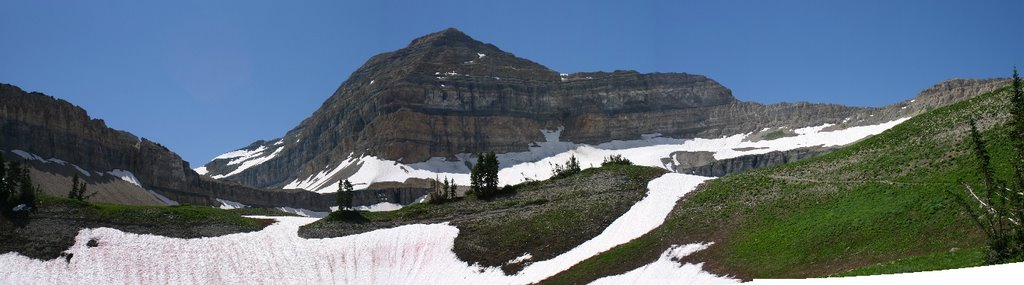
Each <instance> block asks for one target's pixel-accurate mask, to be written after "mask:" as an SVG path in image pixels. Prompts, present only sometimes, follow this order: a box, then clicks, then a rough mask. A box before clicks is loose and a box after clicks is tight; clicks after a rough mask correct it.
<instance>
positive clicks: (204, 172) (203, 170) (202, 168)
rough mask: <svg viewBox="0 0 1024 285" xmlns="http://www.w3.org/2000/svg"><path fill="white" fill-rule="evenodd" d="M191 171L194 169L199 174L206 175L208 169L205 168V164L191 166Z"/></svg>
mask: <svg viewBox="0 0 1024 285" xmlns="http://www.w3.org/2000/svg"><path fill="white" fill-rule="evenodd" d="M192 171H195V172H196V173H198V174H199V175H206V173H209V171H208V170H206V166H200V167H196V168H193V169H192Z"/></svg>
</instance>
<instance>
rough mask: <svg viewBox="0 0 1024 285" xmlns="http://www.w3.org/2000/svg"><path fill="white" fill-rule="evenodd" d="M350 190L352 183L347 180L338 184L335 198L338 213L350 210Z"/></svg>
mask: <svg viewBox="0 0 1024 285" xmlns="http://www.w3.org/2000/svg"><path fill="white" fill-rule="evenodd" d="M352 188H353V187H352V182H349V181H348V179H345V181H342V182H341V183H338V194H337V197H336V199H337V202H338V211H345V210H346V209H349V208H352V190H353V189H352Z"/></svg>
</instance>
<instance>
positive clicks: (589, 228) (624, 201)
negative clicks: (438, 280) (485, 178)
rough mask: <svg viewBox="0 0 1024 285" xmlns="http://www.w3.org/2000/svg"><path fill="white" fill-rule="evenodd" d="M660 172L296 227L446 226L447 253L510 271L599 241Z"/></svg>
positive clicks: (340, 230) (539, 185) (318, 232)
mask: <svg viewBox="0 0 1024 285" xmlns="http://www.w3.org/2000/svg"><path fill="white" fill-rule="evenodd" d="M664 173H665V170H663V169H659V168H652V167H643V166H633V165H624V164H610V165H606V166H603V167H600V168H591V169H586V170H582V171H581V172H579V173H577V174H574V175H571V176H567V177H564V178H561V179H554V180H546V181H534V182H527V183H522V184H519V185H515V186H514V187H512V188H514V189H515V191H514V192H513V193H510V194H502V195H498V196H495V197H492V198H489V199H477V198H476V197H475V196H473V195H470V196H468V197H466V198H463V199H458V200H455V201H451V202H448V203H443V204H415V205H410V206H407V207H405V208H402V209H401V210H397V211H391V212H350V211H345V212H334V213H332V214H331V215H329V216H328V217H326V218H324V219H321V220H320V221H317V222H315V223H312V224H309V225H306V226H303V227H302V228H301V229H300V231H299V235H300V236H303V237H312V238H319V237H331V236H344V235H349V234H355V233H360V232H365V231H370V230H374V229H379V228H387V227H394V226H399V225H403V224H412V223H440V222H451V224H452V225H454V226H456V227H458V228H459V235H458V237H456V239H455V253H456V255H458V256H459V258H460V259H462V260H465V261H467V262H470V263H479V264H481V265H484V266H503V269H505V270H506V271H507V272H516V271H518V270H519V269H520V268H521V266H522V264H515V265H506V262H508V261H509V260H512V259H514V258H516V257H519V256H521V255H523V254H524V253H530V254H531V255H532V256H533V260H544V259H548V258H552V257H554V256H557V255H558V254H561V253H563V252H565V251H568V250H569V249H572V248H573V247H575V246H576V245H579V244H580V243H582V242H584V241H586V240H589V239H591V238H593V237H594V236H597V235H598V234H600V233H601V232H602V231H603V230H604V229H605V228H606V227H607V226H608V225H609V224H611V223H612V221H614V220H615V219H616V218H618V217H619V216H621V215H622V214H623V213H625V212H626V211H627V210H629V208H630V207H632V206H633V204H635V203H636V202H637V201H639V200H640V199H642V198H643V197H644V195H645V194H646V193H647V182H649V181H650V180H652V179H654V178H656V177H658V176H661V175H662V174H664Z"/></svg>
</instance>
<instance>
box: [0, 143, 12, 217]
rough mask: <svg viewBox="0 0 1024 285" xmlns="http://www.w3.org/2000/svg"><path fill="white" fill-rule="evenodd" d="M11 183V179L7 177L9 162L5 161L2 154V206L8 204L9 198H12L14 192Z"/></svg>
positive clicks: (0, 193)
mask: <svg viewBox="0 0 1024 285" xmlns="http://www.w3.org/2000/svg"><path fill="white" fill-rule="evenodd" d="M9 185H10V180H9V179H7V162H6V161H4V156H3V155H0V206H7V200H8V199H9V198H11V196H12V195H11V193H12V192H14V191H13V190H11V189H12V187H10V186H9Z"/></svg>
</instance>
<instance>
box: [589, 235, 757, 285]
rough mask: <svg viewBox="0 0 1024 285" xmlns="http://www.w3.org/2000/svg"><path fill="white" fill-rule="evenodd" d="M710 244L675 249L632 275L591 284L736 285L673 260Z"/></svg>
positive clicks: (695, 265)
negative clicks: (682, 284) (683, 283)
mask: <svg viewBox="0 0 1024 285" xmlns="http://www.w3.org/2000/svg"><path fill="white" fill-rule="evenodd" d="M710 245H711V244H710V243H702V244H688V245H684V246H679V245H674V246H672V247H671V248H669V249H668V250H666V251H665V252H664V253H662V254H661V257H660V258H658V260H657V261H655V262H652V263H651V264H648V265H644V266H643V267H640V268H637V269H633V270H632V271H629V272H626V273H623V274H620V275H613V276H607V277H603V278H601V279H597V280H594V282H591V283H590V284H677V283H680V282H685V283H686V284H736V283H740V280H737V279H732V278H728V277H721V276H716V275H714V274H711V273H708V272H707V271H704V270H703V269H702V267H703V266H702V264H690V263H686V264H680V263H679V262H676V261H674V260H675V259H679V258H683V257H685V256H688V255H690V254H692V253H694V252H697V251H700V250H704V249H706V248H707V247H708V246H710Z"/></svg>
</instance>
